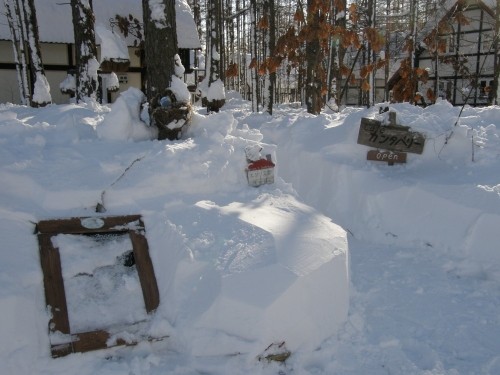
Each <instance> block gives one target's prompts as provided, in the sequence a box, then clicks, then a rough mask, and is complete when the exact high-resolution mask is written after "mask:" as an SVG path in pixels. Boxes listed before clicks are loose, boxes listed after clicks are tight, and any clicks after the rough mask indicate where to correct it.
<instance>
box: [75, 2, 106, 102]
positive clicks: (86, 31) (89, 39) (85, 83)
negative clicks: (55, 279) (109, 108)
mask: <svg viewBox="0 0 500 375" xmlns="http://www.w3.org/2000/svg"><path fill="white" fill-rule="evenodd" d="M71 10H72V15H73V30H74V34H75V57H76V70H77V71H76V93H75V94H76V101H77V102H80V101H84V100H86V99H89V98H90V99H94V100H95V99H97V90H98V86H99V83H98V76H97V70H98V69H99V62H98V61H97V47H96V43H95V31H94V21H95V19H94V12H93V10H92V0H71Z"/></svg>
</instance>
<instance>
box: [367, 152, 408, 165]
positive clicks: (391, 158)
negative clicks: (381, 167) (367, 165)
mask: <svg viewBox="0 0 500 375" xmlns="http://www.w3.org/2000/svg"><path fill="white" fill-rule="evenodd" d="M406 155H407V154H406V152H393V151H380V150H370V151H368V154H367V155H366V160H375V161H384V162H387V163H388V164H389V165H394V163H406Z"/></svg>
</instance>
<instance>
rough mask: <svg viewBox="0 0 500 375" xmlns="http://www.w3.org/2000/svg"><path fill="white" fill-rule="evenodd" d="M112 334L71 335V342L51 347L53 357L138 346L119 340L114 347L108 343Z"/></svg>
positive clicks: (83, 333) (97, 332) (134, 343)
mask: <svg viewBox="0 0 500 375" xmlns="http://www.w3.org/2000/svg"><path fill="white" fill-rule="evenodd" d="M109 338H110V334H109V333H108V332H107V331H103V330H99V331H91V332H82V333H75V334H72V335H71V342H69V343H65V344H56V345H52V346H51V352H52V357H54V358H57V357H63V356H65V355H68V354H71V353H77V352H81V353H85V352H90V351H92V350H99V349H107V348H112V347H115V346H120V345H136V344H137V342H136V341H133V342H126V341H125V340H123V339H117V340H116V342H115V343H114V344H113V345H108V344H107V342H108V340H109Z"/></svg>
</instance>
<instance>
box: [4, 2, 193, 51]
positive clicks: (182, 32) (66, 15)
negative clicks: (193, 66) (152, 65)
mask: <svg viewBox="0 0 500 375" xmlns="http://www.w3.org/2000/svg"><path fill="white" fill-rule="evenodd" d="M118 4H119V6H117V5H118ZM35 7H36V13H37V19H38V28H39V35H40V41H41V42H48V43H73V42H74V36H73V22H72V16H71V7H70V3H69V2H61V0H35ZM93 9H94V13H95V17H96V21H95V25H96V26H98V25H102V26H105V27H106V28H110V27H111V26H110V22H109V21H110V19H113V18H115V16H116V14H119V15H121V16H128V15H129V14H131V15H132V16H134V17H135V18H137V19H138V20H139V21H142V1H141V0H120V2H119V3H117V2H116V0H93ZM175 10H176V16H177V39H178V45H179V48H192V49H196V48H200V47H201V45H200V39H199V37H198V33H197V30H196V25H195V23H194V18H193V14H192V13H191V8H190V7H189V5H188V4H187V2H186V0H176V2H175ZM0 40H10V31H9V28H8V24H7V20H6V16H5V4H4V2H3V1H0ZM97 42H98V43H99V42H100V40H99V38H98V37H97ZM127 43H128V44H129V45H132V44H133V37H129V38H127Z"/></svg>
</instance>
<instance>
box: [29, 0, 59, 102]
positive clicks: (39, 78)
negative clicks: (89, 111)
mask: <svg viewBox="0 0 500 375" xmlns="http://www.w3.org/2000/svg"><path fill="white" fill-rule="evenodd" d="M23 6H24V14H25V21H26V31H27V37H28V39H27V42H28V44H27V45H28V52H29V62H30V64H29V65H30V75H31V106H32V107H43V106H46V105H47V104H50V103H52V97H51V96H50V86H49V82H48V81H47V77H46V76H45V71H44V69H43V65H42V54H41V52H40V42H39V37H38V23H37V19H36V10H35V3H34V0H24V1H23Z"/></svg>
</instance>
